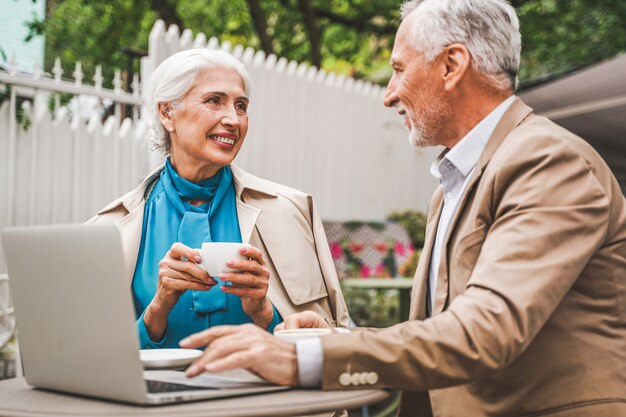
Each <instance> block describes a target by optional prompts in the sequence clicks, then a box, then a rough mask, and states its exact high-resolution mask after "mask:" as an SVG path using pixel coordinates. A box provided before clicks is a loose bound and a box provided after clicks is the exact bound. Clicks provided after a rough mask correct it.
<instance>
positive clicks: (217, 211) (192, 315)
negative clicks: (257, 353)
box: [132, 159, 277, 348]
mask: <svg viewBox="0 0 626 417" xmlns="http://www.w3.org/2000/svg"><path fill="white" fill-rule="evenodd" d="M191 199H199V200H205V201H206V203H205V204H203V205H202V206H199V207H195V206H193V205H191V204H189V203H188V201H189V200H191ZM211 241H216V242H241V232H240V230H239V220H238V218H237V205H236V195H235V188H234V186H233V176H232V172H231V170H230V168H229V167H228V166H226V167H224V168H222V169H221V170H220V171H219V172H218V173H217V174H216V175H214V176H213V177H211V178H208V179H205V180H203V181H200V182H198V183H192V182H190V181H187V180H185V179H184V178H182V177H180V176H179V175H178V173H177V172H176V170H175V169H174V167H172V165H171V163H170V161H169V159H168V160H167V162H166V163H165V169H164V170H163V171H162V172H161V177H160V179H159V181H158V182H157V184H156V185H155V187H154V189H153V190H152V192H151V194H150V197H149V198H148V201H147V202H146V208H145V212H144V224H143V233H142V239H141V245H140V248H139V255H138V258H137V265H136V268H135V274H134V277H133V285H132V289H133V299H134V302H135V310H136V312H137V315H138V316H139V318H138V320H137V327H138V332H139V338H140V342H141V347H142V348H160V347H178V342H179V341H180V340H181V339H182V338H184V337H186V336H188V335H190V334H192V333H194V332H198V331H201V330H204V329H206V328H208V327H211V326H215V325H218V324H241V323H251V322H252V320H251V319H250V317H249V316H247V315H246V314H245V313H244V312H243V308H242V306H241V299H240V298H239V297H237V296H235V295H232V294H226V293H224V292H223V291H222V290H221V289H220V288H219V287H220V285H222V283H221V281H220V280H219V279H218V278H216V280H217V281H218V285H216V286H214V287H213V288H211V290H209V291H186V292H185V293H184V294H183V295H182V296H181V297H180V299H179V301H178V303H177V304H176V306H175V307H174V308H173V309H172V311H171V312H170V314H169V316H168V328H167V330H166V334H165V337H164V339H163V340H161V341H159V342H153V341H151V340H150V338H149V337H148V334H147V330H146V329H145V324H144V322H143V312H144V311H145V308H146V307H147V306H148V304H150V301H151V300H152V298H153V297H154V294H155V293H156V286H157V281H158V263H159V261H160V260H161V259H162V258H163V257H164V256H165V254H166V253H167V251H168V250H169V249H170V247H171V246H172V244H173V243H175V242H182V243H183V244H185V245H187V246H189V247H191V248H200V247H201V246H202V242H211ZM227 284H228V283H227ZM276 315H277V314H275V316H276Z"/></svg>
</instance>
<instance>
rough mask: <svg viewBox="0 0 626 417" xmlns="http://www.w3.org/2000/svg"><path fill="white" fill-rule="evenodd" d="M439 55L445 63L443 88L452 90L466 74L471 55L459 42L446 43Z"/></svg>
mask: <svg viewBox="0 0 626 417" xmlns="http://www.w3.org/2000/svg"><path fill="white" fill-rule="evenodd" d="M440 56H441V59H442V60H443V64H444V65H445V74H444V78H443V81H444V88H445V90H446V91H452V90H454V88H455V87H456V86H457V85H458V84H459V83H460V82H461V80H463V78H464V77H465V76H466V74H467V71H468V69H469V67H470V63H471V62H472V56H471V54H470V53H469V51H468V50H467V48H466V47H465V45H463V44H460V43H453V44H450V45H448V46H447V47H446V48H445V49H444V50H443V52H442V53H441V55H440Z"/></svg>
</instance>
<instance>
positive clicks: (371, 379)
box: [366, 372, 378, 385]
mask: <svg viewBox="0 0 626 417" xmlns="http://www.w3.org/2000/svg"><path fill="white" fill-rule="evenodd" d="M366 378H367V383H368V384H370V385H374V384H375V383H377V382H378V374H377V373H376V372H369V373H368V374H367V377H366Z"/></svg>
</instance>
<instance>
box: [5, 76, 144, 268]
mask: <svg viewBox="0 0 626 417" xmlns="http://www.w3.org/2000/svg"><path fill="white" fill-rule="evenodd" d="M78 70H80V67H79V66H78ZM79 73H80V71H79V72H78V73H76V74H77V75H78V74H79ZM55 78H56V79H48V78H44V77H41V76H39V75H37V74H35V75H33V76H23V75H18V74H8V73H0V83H2V84H4V85H5V87H6V86H7V85H8V86H10V97H9V99H8V100H6V101H5V102H4V103H3V104H2V106H0V229H2V228H3V227H7V226H22V225H36V224H52V223H75V222H83V221H85V220H86V219H88V218H90V217H91V216H93V215H94V213H95V212H96V211H98V209H99V208H101V207H103V206H104V205H105V204H106V203H108V202H109V201H110V200H112V199H113V198H114V197H116V196H118V195H120V194H122V193H123V192H126V191H127V190H129V189H130V188H131V187H133V186H134V185H136V184H137V183H138V182H139V181H141V179H142V178H143V177H144V176H145V173H146V172H147V171H148V170H149V163H148V158H147V157H146V150H145V148H146V147H145V141H144V140H143V137H144V136H145V128H144V127H143V126H144V125H143V124H142V123H137V122H135V121H133V120H131V119H126V120H124V121H122V122H121V123H120V117H119V113H120V112H119V109H118V110H117V111H116V113H118V115H114V116H111V117H109V118H108V119H107V120H106V122H104V123H103V122H102V118H101V115H100V114H99V113H98V112H92V115H91V117H90V118H89V119H86V118H84V117H83V116H82V115H81V113H82V112H81V111H80V108H78V106H74V107H76V108H75V111H74V112H73V113H71V112H70V110H69V109H68V108H67V107H60V108H58V109H57V110H56V111H54V114H53V113H51V112H50V111H48V102H49V101H50V100H52V101H55V99H56V98H57V97H55V96H56V95H57V94H58V93H59V92H63V93H70V94H74V95H76V97H79V96H80V95H88V96H91V97H99V98H100V99H110V100H113V101H115V102H117V103H118V105H119V104H120V103H125V104H127V105H137V104H139V103H140V101H141V99H140V98H139V97H138V95H137V94H136V95H134V96H133V95H132V94H127V93H124V92H122V91H121V90H119V88H118V89H116V90H105V89H102V88H101V82H102V80H100V81H99V82H96V86H85V85H82V84H81V82H77V81H78V80H80V79H81V76H80V75H78V77H77V78H76V80H75V81H74V82H73V83H72V82H67V81H61V80H60V75H59V76H57V77H55ZM117 80H118V81H119V76H118V79H117ZM117 84H119V83H117ZM18 97H23V98H27V99H28V101H26V102H25V103H24V104H23V106H22V109H23V111H24V117H25V118H26V120H28V123H29V124H30V127H28V128H26V129H24V128H23V127H22V126H20V124H19V123H18V120H17V117H16V112H17V111H18ZM80 97H83V96H80ZM72 104H76V103H72ZM1 247H2V245H1V242H0V249H1ZM5 271H6V266H5V262H4V255H3V251H1V250H0V273H2V272H5Z"/></svg>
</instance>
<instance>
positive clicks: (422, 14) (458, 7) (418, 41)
mask: <svg viewBox="0 0 626 417" xmlns="http://www.w3.org/2000/svg"><path fill="white" fill-rule="evenodd" d="M413 11H415V13H417V15H416V16H415V19H414V20H413V22H412V24H413V27H412V28H411V36H412V39H411V42H412V43H413V47H414V48H415V50H417V51H418V52H420V53H423V54H424V56H425V58H426V60H427V61H429V62H430V61H432V60H433V59H434V58H435V57H437V55H439V54H440V53H441V51H442V50H443V49H444V48H445V47H446V46H447V45H450V44H452V43H461V44H463V45H465V47H466V48H467V49H468V50H469V52H470V54H471V55H472V60H473V62H474V64H475V67H476V68H477V69H478V70H479V71H480V72H481V73H482V74H483V75H484V76H485V77H486V78H487V79H488V80H489V81H490V84H491V85H493V86H494V87H496V88H498V89H508V90H515V88H517V74H518V72H519V65H520V53H521V49H522V37H521V35H520V31H519V20H518V18H517V14H516V13H515V9H514V8H513V6H511V5H510V4H509V3H508V2H507V1H506V0H410V1H407V2H406V3H405V4H404V5H402V7H401V9H400V13H401V15H402V19H405V18H406V17H407V16H408V15H409V14H411V13H412V12H413Z"/></svg>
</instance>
